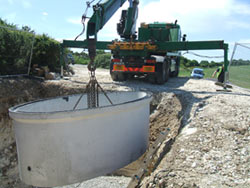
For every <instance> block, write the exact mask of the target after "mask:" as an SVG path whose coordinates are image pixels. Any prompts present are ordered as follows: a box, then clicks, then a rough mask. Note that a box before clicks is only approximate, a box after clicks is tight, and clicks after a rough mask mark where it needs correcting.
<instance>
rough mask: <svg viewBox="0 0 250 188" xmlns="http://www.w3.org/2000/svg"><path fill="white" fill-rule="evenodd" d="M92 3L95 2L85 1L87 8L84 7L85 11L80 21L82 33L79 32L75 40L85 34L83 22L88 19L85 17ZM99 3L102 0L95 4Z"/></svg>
mask: <svg viewBox="0 0 250 188" xmlns="http://www.w3.org/2000/svg"><path fill="white" fill-rule="evenodd" d="M94 1H95V0H92V1H87V2H86V5H87V7H86V9H85V11H84V13H83V15H82V20H81V23H82V26H83V29H82V32H81V33H80V34H79V35H77V36H76V38H75V40H77V39H78V38H79V37H80V36H81V35H82V34H83V33H84V32H85V20H86V19H87V18H88V17H87V13H88V9H89V8H90V7H91V4H92V3H94ZM101 1H102V0H99V1H98V2H97V4H99V3H100V2H101Z"/></svg>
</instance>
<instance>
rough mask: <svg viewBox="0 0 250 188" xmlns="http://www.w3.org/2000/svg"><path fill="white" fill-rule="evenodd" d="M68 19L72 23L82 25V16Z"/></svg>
mask: <svg viewBox="0 0 250 188" xmlns="http://www.w3.org/2000/svg"><path fill="white" fill-rule="evenodd" d="M66 21H67V22H68V23H71V24H76V25H81V19H80V18H68V19H67V20H66Z"/></svg>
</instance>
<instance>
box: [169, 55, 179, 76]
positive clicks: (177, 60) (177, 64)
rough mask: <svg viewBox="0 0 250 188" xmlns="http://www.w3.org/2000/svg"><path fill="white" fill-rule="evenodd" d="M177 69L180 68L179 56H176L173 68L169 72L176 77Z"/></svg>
mask: <svg viewBox="0 0 250 188" xmlns="http://www.w3.org/2000/svg"><path fill="white" fill-rule="evenodd" d="M179 69H180V58H179V57H177V58H176V63H175V70H174V71H172V72H171V73H170V76H171V77H177V76H178V75H179Z"/></svg>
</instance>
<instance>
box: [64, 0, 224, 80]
mask: <svg viewBox="0 0 250 188" xmlns="http://www.w3.org/2000/svg"><path fill="white" fill-rule="evenodd" d="M125 2H126V0H106V1H104V2H103V3H100V1H99V2H98V3H97V4H95V5H94V6H93V10H94V12H93V14H92V16H91V17H90V19H89V21H88V23H87V32H86V39H85V40H83V41H78V40H75V41H70V40H64V41H63V43H62V44H61V47H62V53H61V54H62V55H63V48H65V47H76V48H85V49H88V52H89V57H90V63H89V65H88V68H89V70H90V72H91V74H93V75H94V70H95V66H94V59H95V55H96V49H103V50H111V54H112V58H111V61H110V75H111V78H112V79H113V80H114V81H124V80H126V79H129V78H130V77H133V76H144V77H146V78H148V80H149V81H150V82H151V83H154V84H155V83H156V84H164V83H165V82H166V81H167V80H168V78H169V77H177V76H178V73H179V66H180V55H181V53H180V52H181V51H187V50H217V49H220V50H223V51H224V65H225V66H224V67H225V72H226V74H225V75H226V76H227V75H228V44H226V43H225V42H224V41H223V40H214V41H186V35H182V34H181V27H180V25H179V24H178V23H177V21H174V22H173V23H160V22H154V23H149V24H145V23H141V25H140V27H139V29H138V36H137V33H136V20H137V17H138V4H139V1H138V0H128V2H129V7H128V9H127V10H123V11H122V14H121V19H120V22H119V23H118V24H117V32H118V34H119V35H120V37H121V39H120V40H119V41H116V40H114V41H99V40H97V39H98V38H97V33H98V32H99V31H100V30H101V29H102V28H103V27H104V25H105V24H106V23H107V22H108V21H109V19H110V18H111V17H112V16H113V15H114V13H115V12H116V11H117V10H118V9H119V8H120V7H121V6H122V5H123V4H124V3H125ZM85 19H86V15H84V16H83V20H85ZM84 28H85V27H84ZM61 63H63V62H62V61H61Z"/></svg>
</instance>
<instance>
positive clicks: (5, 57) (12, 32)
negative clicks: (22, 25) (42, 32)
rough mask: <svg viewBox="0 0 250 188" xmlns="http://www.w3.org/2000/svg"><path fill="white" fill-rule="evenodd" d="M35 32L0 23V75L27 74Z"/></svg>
mask: <svg viewBox="0 0 250 188" xmlns="http://www.w3.org/2000/svg"><path fill="white" fill-rule="evenodd" d="M34 43H35V33H34V32H30V31H25V30H20V29H17V28H16V27H15V26H13V27H7V26H4V25H0V77H6V76H18V75H29V74H30V71H31V66H32V65H31V62H32V54H33V47H34Z"/></svg>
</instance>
